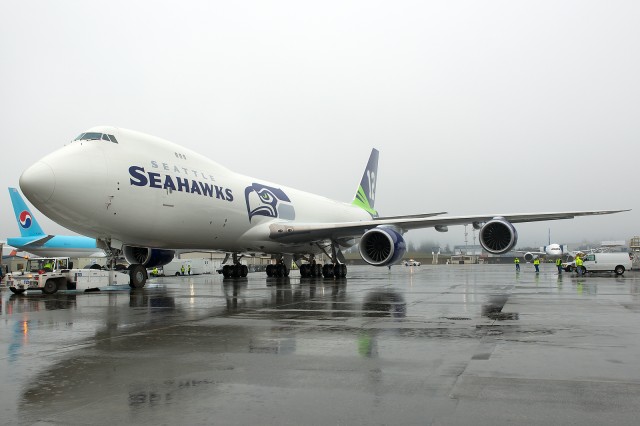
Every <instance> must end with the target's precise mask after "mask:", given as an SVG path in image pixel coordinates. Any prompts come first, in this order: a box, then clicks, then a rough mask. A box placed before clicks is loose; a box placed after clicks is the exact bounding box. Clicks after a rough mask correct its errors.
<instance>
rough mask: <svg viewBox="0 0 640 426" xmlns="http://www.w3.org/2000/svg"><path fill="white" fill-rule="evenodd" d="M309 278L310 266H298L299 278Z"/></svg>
mask: <svg viewBox="0 0 640 426" xmlns="http://www.w3.org/2000/svg"><path fill="white" fill-rule="evenodd" d="M310 276H311V265H309V264H308V263H304V264H302V265H300V277H302V278H309V277H310Z"/></svg>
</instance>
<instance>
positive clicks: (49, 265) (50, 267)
mask: <svg viewBox="0 0 640 426" xmlns="http://www.w3.org/2000/svg"><path fill="white" fill-rule="evenodd" d="M42 269H44V270H45V271H47V272H51V271H53V263H51V261H50V260H47V261H46V262H45V264H44V265H42Z"/></svg>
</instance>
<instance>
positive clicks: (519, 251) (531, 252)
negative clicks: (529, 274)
mask: <svg viewBox="0 0 640 426" xmlns="http://www.w3.org/2000/svg"><path fill="white" fill-rule="evenodd" d="M511 251H512V252H514V253H525V254H526V253H529V254H533V255H535V256H545V255H547V253H545V252H543V251H526V250H511Z"/></svg>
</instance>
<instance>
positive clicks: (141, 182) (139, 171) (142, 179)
mask: <svg viewBox="0 0 640 426" xmlns="http://www.w3.org/2000/svg"><path fill="white" fill-rule="evenodd" d="M129 174H130V175H131V179H129V183H131V185H135V186H145V185H146V184H147V183H148V181H147V176H146V175H145V174H144V167H140V166H131V167H129ZM134 178H135V179H136V180H134Z"/></svg>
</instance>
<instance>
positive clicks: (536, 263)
mask: <svg viewBox="0 0 640 426" xmlns="http://www.w3.org/2000/svg"><path fill="white" fill-rule="evenodd" d="M533 266H535V267H536V274H537V273H538V272H540V258H539V257H536V258H535V259H533Z"/></svg>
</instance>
